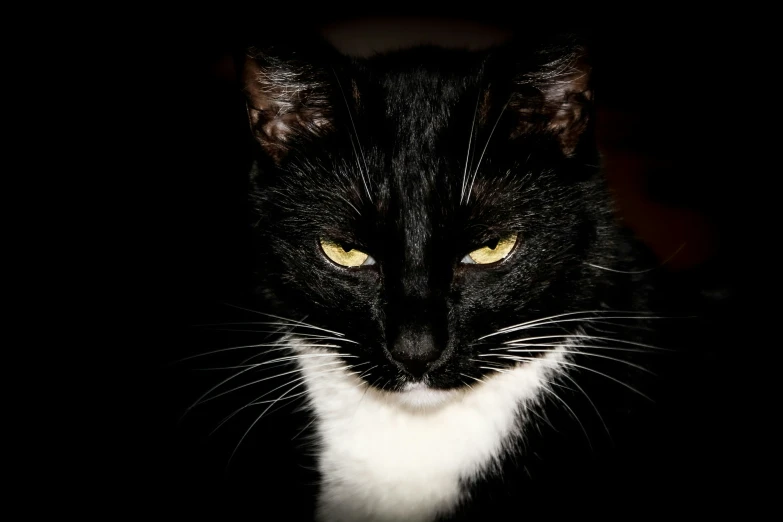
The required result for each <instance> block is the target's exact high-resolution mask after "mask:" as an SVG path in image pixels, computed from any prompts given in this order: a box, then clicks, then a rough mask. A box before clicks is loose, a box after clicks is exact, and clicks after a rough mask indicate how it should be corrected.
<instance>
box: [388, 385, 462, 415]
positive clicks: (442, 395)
mask: <svg viewBox="0 0 783 522" xmlns="http://www.w3.org/2000/svg"><path fill="white" fill-rule="evenodd" d="M464 393H465V392H464V391H463V390H461V389H450V390H441V389H438V388H433V387H432V386H430V385H428V384H425V383H424V382H409V383H407V384H405V386H404V387H403V388H402V390H400V391H395V392H388V398H389V400H391V401H393V402H396V403H398V404H399V405H400V406H402V407H404V408H406V409H410V410H421V411H426V410H433V409H438V408H441V407H443V406H444V405H446V404H449V403H451V402H453V401H455V400H458V399H459V398H460V397H462V396H463V395H464Z"/></svg>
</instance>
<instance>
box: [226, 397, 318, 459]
mask: <svg viewBox="0 0 783 522" xmlns="http://www.w3.org/2000/svg"><path fill="white" fill-rule="evenodd" d="M302 384H304V382H301V383H299V384H297V385H296V386H294V387H293V388H289V389H288V390H286V392H285V393H283V395H281V396H280V397H278V399H277V400H276V401H275V402H273V403H272V404H270V405H269V406H267V407H266V409H265V410H264V411H262V412H261V415H259V416H258V417H256V420H254V421H253V423H252V424H251V425H250V427H249V428H247V430H246V431H245V433H244V434H243V435H242V438H240V439H239V442H238V443H237V445H236V446H235V447H234V451H232V452H231V456H230V457H229V458H228V462H227V463H226V469H228V467H229V466H230V465H231V461H232V460H233V459H234V455H235V454H236V452H237V450H238V449H239V446H240V445H241V444H242V441H244V440H245V437H247V434H248V433H250V430H252V429H253V426H255V425H256V424H257V423H258V421H260V420H261V418H262V417H263V416H264V415H265V414H266V412H268V411H269V409H270V408H271V407H272V406H274V405H275V403H276V402H277V401H279V400H282V399H284V398H285V396H286V395H288V394H289V393H290V392H292V391H293V390H294V389H296V388H298V387H299V386H301V385H302Z"/></svg>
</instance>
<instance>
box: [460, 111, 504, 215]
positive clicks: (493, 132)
mask: <svg viewBox="0 0 783 522" xmlns="http://www.w3.org/2000/svg"><path fill="white" fill-rule="evenodd" d="M509 103H511V98H509V99H508V101H507V102H506V104H505V105H504V106H503V109H502V110H501V111H500V115H499V116H498V119H497V121H496V122H495V125H494V126H493V127H492V130H491V131H490V133H489V138H487V143H486V145H484V150H483V151H481V156H479V160H478V164H477V165H476V170H474V171H473V179H471V181H470V189H469V190H468V197H467V198H465V203H466V204H467V203H468V201H470V194H471V193H472V192H473V183H474V182H475V181H476V175H478V171H479V168H480V167H481V160H483V159H484V153H485V152H487V147H489V142H490V141H492V136H493V135H494V134H495V129H497V127H498V123H500V119H501V118H502V117H503V113H505V112H506V107H508V104H509Z"/></svg>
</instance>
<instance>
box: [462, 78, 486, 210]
mask: <svg viewBox="0 0 783 522" xmlns="http://www.w3.org/2000/svg"><path fill="white" fill-rule="evenodd" d="M480 100H481V89H480V88H479V92H478V96H476V108H475V109H474V111H473V121H472V122H471V124H470V136H469V137H468V153H467V154H466V155H465V171H464V172H463V173H462V192H461V194H460V198H459V200H460V202H462V199H463V198H464V197H465V189H466V188H467V185H468V163H469V161H470V144H471V142H472V141H473V130H474V128H475V126H476V115H477V114H478V106H479V101H480Z"/></svg>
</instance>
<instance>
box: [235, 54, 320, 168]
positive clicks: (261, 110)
mask: <svg viewBox="0 0 783 522" xmlns="http://www.w3.org/2000/svg"><path fill="white" fill-rule="evenodd" d="M325 52H326V47H325V44H322V45H319V44H311V43H308V44H307V45H299V46H291V45H276V46H266V47H251V48H250V49H248V50H247V52H246V56H245V60H244V65H243V70H242V83H243V87H244V92H245V95H246V101H247V113H248V118H249V121H250V128H251V130H252V132H253V135H254V137H255V138H256V140H257V141H258V143H259V144H260V145H261V148H262V149H263V150H264V152H265V153H266V154H267V155H268V156H269V157H270V158H271V159H272V160H273V161H275V162H276V163H279V162H280V161H281V160H282V159H283V158H285V156H286V155H287V154H288V153H289V152H290V151H291V149H292V147H293V146H294V145H295V144H296V143H297V142H298V141H301V140H307V139H312V138H315V137H318V136H320V135H323V134H325V133H327V132H328V131H329V130H331V129H332V99H331V98H332V87H331V84H332V81H333V74H334V70H333V69H331V68H330V66H328V65H327V64H326V63H325V62H326V60H327V59H326V58H325V56H324V54H325ZM330 74H331V75H332V76H330Z"/></svg>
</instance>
